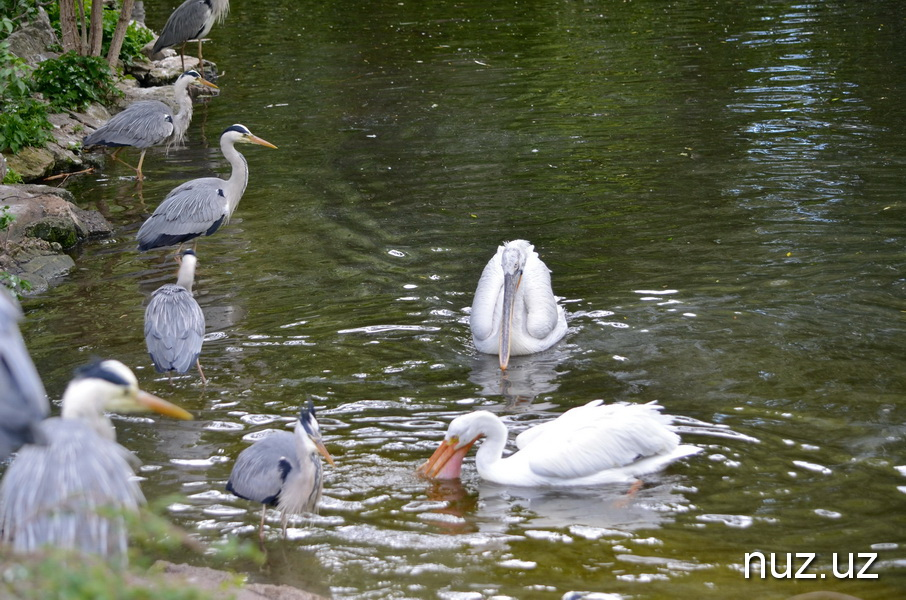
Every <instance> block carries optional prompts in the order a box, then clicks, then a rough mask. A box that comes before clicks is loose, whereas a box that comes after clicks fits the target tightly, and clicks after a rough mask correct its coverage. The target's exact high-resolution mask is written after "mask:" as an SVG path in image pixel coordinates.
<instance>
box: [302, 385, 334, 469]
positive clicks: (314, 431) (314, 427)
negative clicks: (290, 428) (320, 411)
mask: <svg viewBox="0 0 906 600" xmlns="http://www.w3.org/2000/svg"><path fill="white" fill-rule="evenodd" d="M296 432H297V434H301V435H302V436H303V441H304V440H306V439H307V440H308V441H309V442H310V444H311V447H312V450H313V451H316V452H318V453H319V454H320V455H321V456H323V457H324V459H325V460H326V461H327V462H329V463H330V464H331V465H333V464H334V462H333V457H332V456H331V455H330V452H328V451H327V448H326V447H325V446H324V442H323V440H322V439H321V428H320V427H319V426H318V420H317V419H316V418H315V405H314V402H312V401H311V399H309V400H308V402H307V403H306V404H304V405H303V406H302V410H301V411H300V412H299V425H297V426H296Z"/></svg>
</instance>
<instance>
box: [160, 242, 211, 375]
mask: <svg viewBox="0 0 906 600" xmlns="http://www.w3.org/2000/svg"><path fill="white" fill-rule="evenodd" d="M177 261H178V262H179V273H178V274H177V276H176V283H167V284H164V285H162V286H160V287H159V288H157V289H156V290H155V291H154V293H153V294H152V295H151V301H150V302H149V303H148V307H147V308H146V309H145V345H146V346H147V347H148V354H150V355H151V361H152V362H153V363H154V368H155V369H156V370H157V372H158V373H167V374H168V375H170V374H171V373H172V372H173V371H176V372H177V373H185V372H186V371H188V370H189V369H190V368H192V366H196V367H198V374H199V375H200V376H201V382H202V383H207V379H205V376H204V371H202V369H201V361H200V360H199V358H198V357H199V355H200V354H201V345H202V344H203V343H204V325H205V322H204V313H203V312H202V310H201V307H200V306H199V305H198V301H197V300H195V297H194V296H193V295H192V286H193V284H194V283H195V265H196V264H197V263H198V258H197V256H196V255H195V251H194V250H189V249H187V250H183V251H182V252H181V253H180V254H179V255H177Z"/></svg>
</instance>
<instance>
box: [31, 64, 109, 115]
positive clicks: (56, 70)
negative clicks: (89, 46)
mask: <svg viewBox="0 0 906 600" xmlns="http://www.w3.org/2000/svg"><path fill="white" fill-rule="evenodd" d="M33 77H34V87H35V91H38V92H41V93H42V94H44V97H45V98H46V99H47V100H48V101H49V102H50V105H51V107H52V108H56V109H61V110H82V109H83V108H85V107H86V106H88V105H89V104H90V103H92V102H101V103H104V102H107V101H109V99H110V98H112V97H114V96H117V95H122V92H120V91H119V90H118V89H116V87H115V86H114V82H113V74H112V73H111V72H110V67H109V66H108V65H107V62H106V61H105V60H104V59H103V58H100V57H98V56H80V55H78V54H76V53H75V52H67V53H66V54H64V55H63V56H61V57H60V58H54V59H50V60H45V61H44V62H42V63H41V64H40V65H39V66H38V68H37V69H35V72H34V75H33Z"/></svg>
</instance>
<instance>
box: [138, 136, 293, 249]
mask: <svg viewBox="0 0 906 600" xmlns="http://www.w3.org/2000/svg"><path fill="white" fill-rule="evenodd" d="M236 144H258V145H260V146H267V147H268V148H274V149H276V148H277V147H276V146H274V145H273V144H271V143H270V142H268V141H265V140H262V139H261V138H259V137H257V136H255V135H252V132H251V131H249V130H248V128H247V127H246V126H245V125H233V126H231V127H227V128H226V129H225V130H224V132H223V133H222V134H221V136H220V150H221V151H222V152H223V155H224V156H225V157H226V159H227V160H228V161H229V163H230V165H231V166H232V169H233V171H232V174H231V175H230V178H229V179H220V178H218V177H202V178H201V179H192V180H191V181H187V182H185V183H183V184H182V185H180V186H178V187H176V188H174V189H173V191H171V192H170V193H169V194H167V197H166V198H164V201H163V202H161V203H160V206H158V207H157V209H156V210H155V211H154V213H153V214H152V215H151V216H150V217H148V220H147V221H145V222H144V223H142V226H141V227H140V228H139V230H138V235H137V238H138V249H139V250H141V251H144V250H150V249H152V248H160V247H162V246H172V245H173V244H180V243H182V242H186V241H189V240H191V239H195V238H197V237H198V236H201V235H211V234H212V233H214V232H215V231H217V230H218V229H219V228H220V226H221V225H223V224H224V223H227V222H229V220H230V216H231V215H232V214H233V211H234V210H236V206H238V205H239V201H240V200H241V199H242V194H243V193H244V192H245V188H246V186H247V185H248V181H249V167H248V163H246V161H245V157H243V156H242V154H240V153H239V151H238V150H236V147H235V146H236Z"/></svg>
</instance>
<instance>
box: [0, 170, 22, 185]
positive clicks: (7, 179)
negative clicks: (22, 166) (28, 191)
mask: <svg viewBox="0 0 906 600" xmlns="http://www.w3.org/2000/svg"><path fill="white" fill-rule="evenodd" d="M0 183H4V184H6V185H13V184H16V183H22V176H21V175H19V174H18V173H17V172H16V170H15V169H13V168H12V167H8V168H7V169H6V175H5V176H4V177H3V181H2V182H0Z"/></svg>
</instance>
